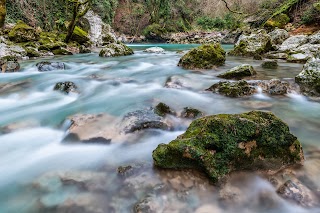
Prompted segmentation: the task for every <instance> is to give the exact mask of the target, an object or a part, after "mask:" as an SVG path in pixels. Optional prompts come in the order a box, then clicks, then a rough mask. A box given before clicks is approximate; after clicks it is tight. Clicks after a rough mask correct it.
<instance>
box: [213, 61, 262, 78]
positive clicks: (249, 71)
mask: <svg viewBox="0 0 320 213" xmlns="http://www.w3.org/2000/svg"><path fill="white" fill-rule="evenodd" d="M255 74H257V72H256V71H255V70H254V69H253V67H252V66H251V65H250V64H242V65H239V66H236V67H234V68H232V69H231V70H229V71H227V72H225V73H222V74H220V75H218V77H219V78H225V79H241V78H243V77H248V76H253V75H255Z"/></svg>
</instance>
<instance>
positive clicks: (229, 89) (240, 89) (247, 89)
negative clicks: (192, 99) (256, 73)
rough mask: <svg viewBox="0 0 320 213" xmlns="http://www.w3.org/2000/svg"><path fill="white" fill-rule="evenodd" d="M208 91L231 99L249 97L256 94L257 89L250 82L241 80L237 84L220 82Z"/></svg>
mask: <svg viewBox="0 0 320 213" xmlns="http://www.w3.org/2000/svg"><path fill="white" fill-rule="evenodd" d="M206 90H207V91H212V92H214V93H218V94H221V95H225V96H227V97H231V98H237V97H243V96H249V95H252V94H254V93H255V91H256V89H255V88H254V87H253V86H251V85H250V84H249V83H248V82H246V81H244V80H241V81H236V82H230V81H220V82H218V83H216V84H213V85H212V86H211V87H210V88H208V89H206Z"/></svg>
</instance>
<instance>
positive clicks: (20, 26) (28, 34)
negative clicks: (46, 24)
mask: <svg viewBox="0 0 320 213" xmlns="http://www.w3.org/2000/svg"><path fill="white" fill-rule="evenodd" d="M8 36H9V39H10V40H11V41H13V42H16V43H21V42H28V41H35V40H38V39H39V34H38V33H37V32H36V30H35V29H34V28H32V27H30V26H29V25H27V24H26V23H24V22H23V21H18V22H17V24H16V25H15V26H14V27H13V28H12V30H11V31H10V32H9V34H8Z"/></svg>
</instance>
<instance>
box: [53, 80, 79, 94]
mask: <svg viewBox="0 0 320 213" xmlns="http://www.w3.org/2000/svg"><path fill="white" fill-rule="evenodd" d="M77 89H78V87H77V85H76V84H75V83H73V82H71V81H66V82H58V83H56V85H55V86H54V88H53V90H57V91H60V92H63V93H65V94H69V93H70V92H75V93H77V92H78V91H77Z"/></svg>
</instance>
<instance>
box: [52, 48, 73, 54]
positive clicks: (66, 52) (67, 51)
mask: <svg viewBox="0 0 320 213" xmlns="http://www.w3.org/2000/svg"><path fill="white" fill-rule="evenodd" d="M52 53H53V54H54V55H73V53H72V52H70V51H69V50H67V49H66V48H63V47H61V48H59V49H54V50H52Z"/></svg>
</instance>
